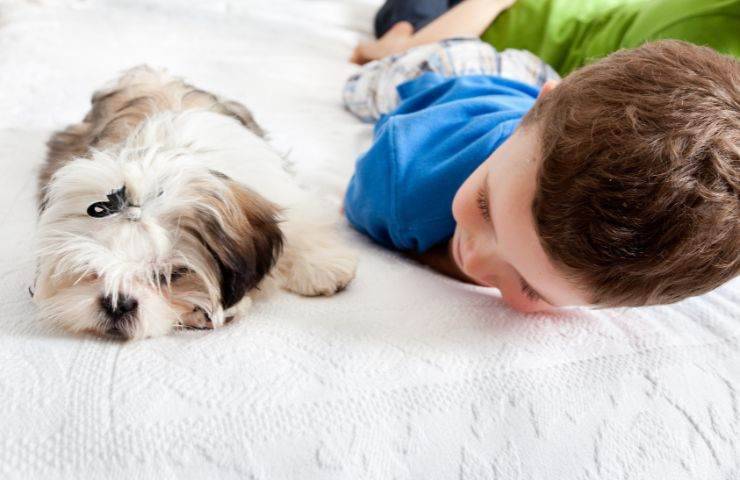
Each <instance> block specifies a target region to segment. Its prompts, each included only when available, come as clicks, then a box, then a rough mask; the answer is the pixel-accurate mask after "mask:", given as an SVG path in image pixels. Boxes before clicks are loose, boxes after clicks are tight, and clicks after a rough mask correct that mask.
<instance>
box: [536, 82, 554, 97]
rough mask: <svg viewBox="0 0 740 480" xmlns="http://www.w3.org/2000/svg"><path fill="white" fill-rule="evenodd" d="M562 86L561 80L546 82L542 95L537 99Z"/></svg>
mask: <svg viewBox="0 0 740 480" xmlns="http://www.w3.org/2000/svg"><path fill="white" fill-rule="evenodd" d="M558 85H560V80H548V81H546V82H545V84H544V85H542V88H541V89H540V94H539V95H537V98H540V97H544V96H545V95H547V94H548V93H550V92H551V91H552V89H553V88H555V87H557V86H558Z"/></svg>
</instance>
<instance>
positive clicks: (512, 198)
mask: <svg viewBox="0 0 740 480" xmlns="http://www.w3.org/2000/svg"><path fill="white" fill-rule="evenodd" d="M538 142H539V135H538V131H537V126H536V125H530V126H529V127H528V128H526V129H522V128H519V129H517V131H516V132H515V133H514V134H513V135H512V136H511V137H510V138H509V139H508V140H507V141H506V142H505V143H503V144H502V145H501V146H500V147H499V148H498V149H496V151H495V152H494V153H493V155H491V156H490V157H489V158H488V160H486V161H485V162H484V163H483V164H482V165H481V166H480V167H478V169H477V170H476V171H475V172H473V174H472V175H471V176H470V177H469V178H468V179H467V180H466V181H465V183H464V184H463V185H462V186H461V187H460V189H459V190H458V191H457V194H456V195H455V199H454V201H453V204H452V213H453V215H454V217H455V221H456V222H457V226H456V228H455V234H454V236H453V237H452V241H451V242H450V249H451V255H452V258H453V259H454V261H455V263H456V264H457V266H458V267H459V268H460V270H462V271H463V273H465V274H466V275H467V276H468V277H470V278H471V279H472V280H474V281H475V282H476V283H479V284H481V285H486V286H491V287H495V288H498V289H499V290H500V291H501V295H502V296H503V298H504V300H505V301H506V302H507V303H508V304H509V305H511V306H512V307H513V308H515V309H516V310H519V311H525V312H533V311H538V310H547V309H550V308H553V307H556V306H566V305H587V304H588V303H589V302H588V297H587V295H586V294H585V293H584V292H581V291H579V290H578V289H577V288H576V287H575V286H574V285H572V284H571V283H570V282H569V281H568V280H567V279H566V277H565V276H564V275H563V274H562V273H560V272H559V271H558V270H557V269H556V268H555V267H554V265H553V263H552V262H551V261H550V259H549V258H548V257H547V255H546V254H545V251H544V250H543V248H542V245H541V244H540V241H539V237H538V236H537V232H536V230H535V224H534V217H533V214H532V202H533V200H534V195H535V188H536V184H537V170H538V165H539V143H538Z"/></svg>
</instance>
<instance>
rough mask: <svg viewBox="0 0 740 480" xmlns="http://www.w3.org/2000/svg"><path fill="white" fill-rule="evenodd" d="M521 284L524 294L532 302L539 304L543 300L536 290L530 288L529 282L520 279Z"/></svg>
mask: <svg viewBox="0 0 740 480" xmlns="http://www.w3.org/2000/svg"><path fill="white" fill-rule="evenodd" d="M519 283H520V284H521V286H522V293H523V294H524V295H525V296H526V297H527V298H528V299H529V300H531V301H533V302H538V301H540V300H542V297H540V295H539V294H538V293H537V292H536V291H535V290H534V288H532V287H530V286H529V284H528V283H527V282H525V281H524V279H523V278H520V279H519Z"/></svg>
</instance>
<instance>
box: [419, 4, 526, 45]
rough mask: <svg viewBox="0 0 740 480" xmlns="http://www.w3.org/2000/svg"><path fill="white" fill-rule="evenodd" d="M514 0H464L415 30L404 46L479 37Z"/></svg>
mask: <svg viewBox="0 0 740 480" xmlns="http://www.w3.org/2000/svg"><path fill="white" fill-rule="evenodd" d="M515 1H516V0H465V1H464V2H461V3H458V4H457V5H455V7H453V8H451V9H450V10H449V11H447V12H446V13H445V14H444V15H442V16H441V17H439V18H437V19H436V20H434V21H433V22H432V23H430V24H429V25H427V26H426V27H424V28H422V29H421V30H419V31H418V32H416V33H415V34H414V35H413V36H412V37H411V39H410V41H409V45H408V46H407V47H406V48H411V47H416V46H419V45H425V44H427V43H433V42H437V41H439V40H444V39H445V38H452V37H480V36H481V34H483V32H485V31H486V28H488V26H489V25H490V24H491V23H493V21H494V20H496V17H498V16H499V15H500V14H501V12H503V11H504V10H506V9H507V8H509V7H510V6H512V5H513V4H514V3H515Z"/></svg>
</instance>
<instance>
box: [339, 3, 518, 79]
mask: <svg viewBox="0 0 740 480" xmlns="http://www.w3.org/2000/svg"><path fill="white" fill-rule="evenodd" d="M515 2H516V0H465V1H463V2H461V3H459V4H457V5H456V6H455V7H453V8H452V9H450V10H449V11H447V12H446V13H445V14H444V15H442V16H441V17H439V18H437V19H436V20H434V21H433V22H431V23H430V24H429V25H427V26H426V27H424V28H422V29H421V30H419V31H418V32H416V33H413V32H412V27H411V25H410V24H409V23H408V22H399V23H398V24H396V25H395V26H394V27H393V28H391V29H390V30H389V31H388V33H386V34H385V35H384V36H383V37H381V38H380V39H378V40H376V41H373V42H362V43H360V44H359V45H358V46H357V47H356V48H355V51H354V53H353V54H352V58H351V61H352V62H354V63H357V64H360V65H362V64H365V63H367V62H369V61H372V60H377V59H380V58H383V57H386V56H388V55H393V54H396V53H400V52H403V51H405V50H408V49H409V48H412V47H418V46H419V45H425V44H428V43H433V42H437V41H439V40H444V39H445V38H453V37H479V36H480V35H481V34H482V33H483V32H484V31H485V30H486V28H488V26H489V25H490V24H491V23H492V22H493V21H494V20H495V19H496V17H498V16H499V14H500V13H501V12H503V11H504V10H506V9H507V8H509V7H510V6H512V5H513V4H514V3H515Z"/></svg>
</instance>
